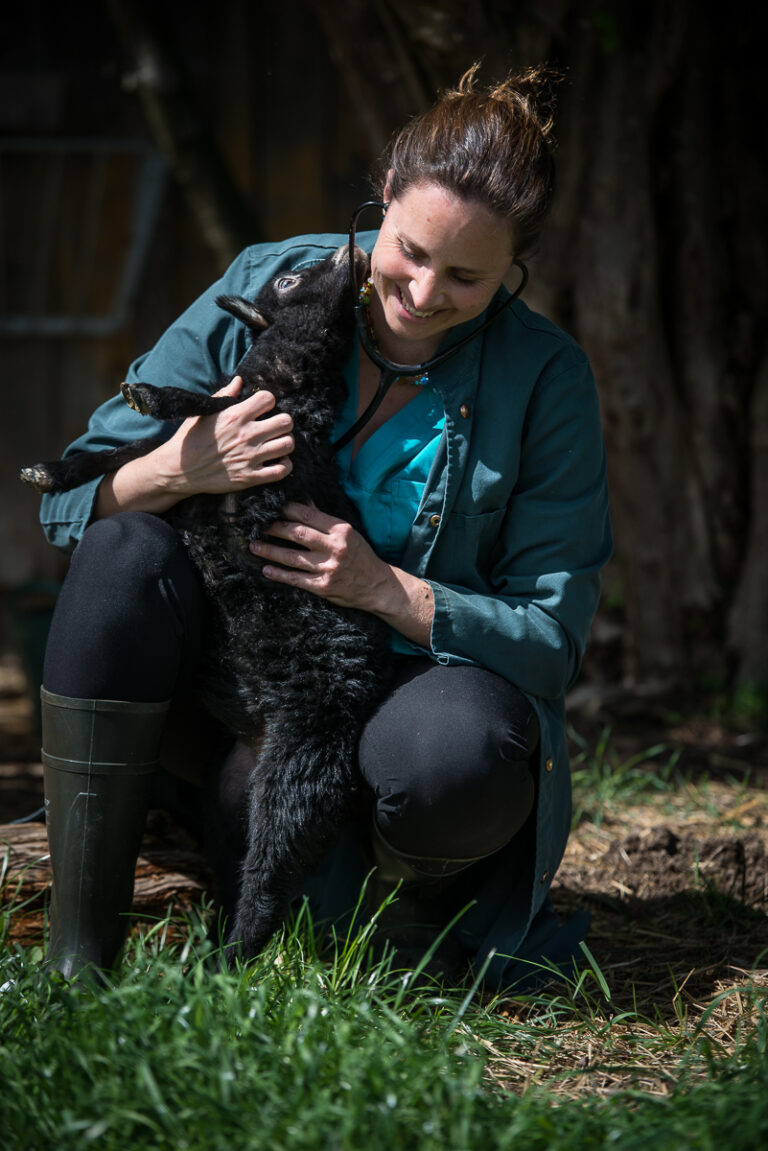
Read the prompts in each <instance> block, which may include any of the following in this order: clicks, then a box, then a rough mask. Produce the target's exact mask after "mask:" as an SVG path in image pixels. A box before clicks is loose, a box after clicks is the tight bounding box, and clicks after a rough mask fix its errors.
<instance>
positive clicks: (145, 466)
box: [94, 444, 188, 519]
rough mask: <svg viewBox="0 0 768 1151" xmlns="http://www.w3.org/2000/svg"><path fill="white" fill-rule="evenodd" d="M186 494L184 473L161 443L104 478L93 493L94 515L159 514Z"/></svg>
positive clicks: (100, 517) (97, 517)
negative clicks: (119, 513)
mask: <svg viewBox="0 0 768 1151" xmlns="http://www.w3.org/2000/svg"><path fill="white" fill-rule="evenodd" d="M186 494H188V493H187V492H186V491H185V486H184V473H183V472H182V471H181V470H180V469H174V467H173V464H172V461H171V460H170V459H169V458H168V444H162V445H161V446H160V447H159V448H156V449H155V450H154V451H153V452H149V453H148V454H147V455H146V456H140V457H139V458H138V459H136V460H132V461H131V462H130V463H128V464H123V466H122V467H121V468H119V469H118V470H117V471H116V472H111V473H110V474H109V475H106V476H105V477H104V479H103V480H102V482H101V484H100V485H99V490H98V492H97V495H96V505H95V508H94V518H95V519H103V518H104V517H105V516H109V515H114V514H115V512H121V511H143V512H152V513H154V514H155V515H161V514H162V513H163V512H167V511H168V510H169V509H170V508H172V507H173V506H174V505H175V504H177V503H178V502H179V501H180V500H182V499H184V497H185V495H186Z"/></svg>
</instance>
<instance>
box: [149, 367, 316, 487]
mask: <svg viewBox="0 0 768 1151" xmlns="http://www.w3.org/2000/svg"><path fill="white" fill-rule="evenodd" d="M242 386H243V381H242V379H241V378H240V376H235V377H234V379H233V380H231V381H230V383H229V384H227V385H226V387H223V388H221V389H220V390H219V391H218V392H216V393H215V394H216V395H217V396H237V395H238V394H239V393H240V391H241V389H242ZM274 406H275V397H274V396H273V395H272V393H271V392H268V391H258V392H254V394H253V395H251V396H248V398H247V399H245V400H241V401H239V402H238V403H235V404H233V405H232V407H230V408H226V409H225V410H224V411H223V412H218V413H217V414H216V415H211V416H195V417H193V418H191V419H188V420H185V421H184V423H183V424H181V426H180V427H179V428H178V430H177V431H176V433H175V434H174V435H173V436H172V437H171V439H170V440H168V441H167V443H165V444H163V445H162V446H161V447H160V448H158V449H157V455H158V459H157V461H156V462H157V463H158V464H160V465H161V467H163V469H164V470H165V472H166V474H167V477H168V484H169V486H170V487H171V488H172V489H173V490H174V491H176V492H178V493H179V498H185V497H186V496H190V495H197V494H199V493H202V492H209V493H214V494H216V493H224V492H231V491H240V490H242V489H243V488H250V487H253V486H254V485H256V484H266V483H273V482H274V481H276V480H282V479H285V477H286V476H287V475H289V473H290V472H291V469H292V467H293V465H292V463H291V460H290V453H291V452H292V451H293V447H294V441H293V435H292V431H293V420H292V419H291V417H290V416H289V415H288V414H287V413H286V412H277V413H275V414H274V415H270V414H269V413H270V412H271V411H272V409H273V408H274Z"/></svg>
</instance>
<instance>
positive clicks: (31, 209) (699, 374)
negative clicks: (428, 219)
mask: <svg viewBox="0 0 768 1151" xmlns="http://www.w3.org/2000/svg"><path fill="white" fill-rule="evenodd" d="M755 7H756V6H755V5H752V4H749V3H746V0H733V2H732V3H731V4H729V5H728V6H720V7H719V8H715V6H714V5H708V4H706V3H694V2H692V0H678V2H675V0H667V2H666V3H658V2H653V0H646V2H644V3H639V2H637V0H626V2H624V3H620V2H618V0H615V2H609V0H603V2H598V0H548V2H547V0H544V2H540V3H533V2H530V3H529V2H516V3H515V2H511V0H506V2H502V0H480V2H477V3H469V4H468V3H466V2H464V3H459V2H456V0H443V2H441V0H434V2H432V3H420V2H418V0H389V2H388V3H386V4H375V5H374V4H369V3H363V2H362V0H337V2H336V3H323V2H321V0H294V2H293V3H291V4H290V5H288V4H284V3H282V4H281V3H277V2H275V0H265V2H263V3H259V2H246V0H232V2H229V3H227V2H222V3H219V4H200V5H189V4H188V3H180V2H177V0H166V2H164V3H162V4H157V3H152V4H142V3H136V2H127V0H112V2H110V3H104V4H90V5H88V4H69V5H60V4H53V3H50V2H48V0H29V2H27V3H25V4H24V5H23V6H22V5H14V6H9V5H6V6H5V7H4V11H3V14H2V16H0V118H1V119H2V124H1V125H0V373H1V376H0V379H1V382H2V388H3V418H2V424H1V426H2V452H1V454H0V489H1V494H2V506H3V514H2V520H1V521H0V591H2V594H3V603H4V615H3V634H2V636H0V639H2V641H3V642H5V643H7V642H10V641H11V640H16V642H19V639H18V637H19V636H20V634H21V632H22V631H26V632H27V633H30V632H31V631H33V630H34V628H35V627H38V630H39V626H40V624H41V621H43V622H44V618H45V611H46V608H47V606H48V605H49V601H50V596H51V594H53V592H55V584H56V581H58V580H60V579H61V577H62V575H63V573H64V571H65V566H66V560H65V558H64V557H61V556H60V555H58V554H57V553H55V552H54V551H53V550H52V549H51V548H49V547H48V545H47V544H46V543H45V541H44V539H43V537H42V533H41V532H40V529H39V527H38V525H37V518H36V517H37V498H36V497H35V496H34V495H33V494H31V493H30V492H28V491H26V490H24V489H23V488H22V487H21V485H20V484H19V482H18V479H17V474H18V469H19V467H20V466H21V465H22V464H28V463H32V462H35V461H36V460H38V459H43V458H49V457H52V456H55V455H58V454H59V453H60V451H61V449H62V448H63V447H64V446H65V444H66V443H67V442H68V441H69V440H71V439H72V438H74V437H75V436H76V435H77V434H79V432H80V431H82V429H83V427H84V425H85V422H86V421H87V418H88V415H89V413H90V411H91V410H92V409H93V407H94V406H95V405H96V404H97V403H98V402H100V401H101V400H102V399H104V398H106V397H107V396H108V395H111V394H113V393H114V391H115V390H116V387H117V385H118V384H119V383H120V381H121V380H122V378H123V376H124V373H125V369H126V366H127V364H128V363H129V362H130V360H131V359H132V358H134V356H136V355H138V354H140V353H141V352H143V351H145V350H146V349H147V348H148V347H150V346H151V344H152V343H153V341H154V340H155V339H156V338H157V336H158V335H159V334H160V333H161V332H162V331H163V329H164V328H165V327H166V326H167V324H168V323H170V322H171V321H172V320H173V319H174V318H175V316H176V315H178V313H179V312H180V311H181V310H182V309H183V308H184V307H185V306H186V305H187V304H188V303H190V302H191V300H192V299H193V298H194V297H195V295H196V294H197V293H198V292H199V291H201V290H202V289H203V288H205V287H207V286H208V284H209V283H210V282H211V281H212V280H213V279H214V278H215V277H216V275H217V274H218V272H219V271H220V270H221V269H223V267H225V266H226V264H227V263H228V262H229V260H230V259H231V258H232V257H233V256H234V255H235V254H236V252H237V251H238V250H239V249H240V248H241V247H242V246H244V245H245V244H247V243H250V242H254V241H258V240H263V239H279V238H283V237H285V236H288V235H291V234H296V233H300V232H312V231H325V230H328V231H344V230H345V229H346V227H347V224H348V220H349V216H350V213H351V210H352V208H353V207H354V205H355V204H356V203H358V202H359V201H360V200H362V199H364V198H367V196H368V191H369V189H368V184H367V179H366V177H367V174H368V171H369V169H370V167H371V164H372V162H373V161H374V159H375V157H376V156H377V155H378V154H379V152H380V150H381V149H382V147H383V146H384V144H385V143H386V141H387V139H388V138H389V136H390V134H391V133H392V132H393V131H394V130H395V129H396V128H397V127H399V126H400V125H401V124H402V123H403V122H404V121H405V120H406V119H407V117H408V116H410V115H412V114H414V113H416V112H418V111H420V110H421V109H422V108H424V107H426V106H427V105H428V104H429V103H431V102H432V100H433V99H434V97H435V94H436V93H437V91H438V90H439V89H440V88H441V87H444V86H449V85H451V84H453V83H455V82H456V81H457V80H458V78H459V76H460V75H461V73H462V72H463V71H464V70H465V69H466V68H467V67H468V66H469V65H470V64H471V63H473V62H474V61H475V60H482V61H483V69H482V73H481V79H483V80H484V81H487V82H489V83H490V82H492V81H493V80H495V79H497V78H499V77H501V76H502V75H504V73H505V72H506V71H507V70H508V69H510V68H513V69H522V68H524V67H526V66H528V65H530V64H536V63H539V62H541V61H548V62H549V63H551V64H553V65H556V66H557V67H559V68H561V69H562V70H563V72H564V77H565V78H564V81H563V83H562V85H561V86H560V91H559V98H558V115H557V125H556V136H557V140H558V153H557V160H558V174H559V193H558V198H557V203H556V207H555V210H554V213H553V216H552V220H551V223H550V227H549V229H548V231H547V233H546V235H545V238H544V240H543V242H542V246H541V250H540V251H539V253H537V255H536V256H535V257H534V258H533V260H531V262H530V271H531V282H530V285H529V288H528V289H527V291H526V296H525V298H526V300H527V302H528V303H529V304H530V305H531V306H532V307H534V308H537V309H539V310H542V311H544V312H546V313H547V314H548V315H550V316H551V317H552V318H553V319H554V320H555V321H556V322H559V323H561V324H562V325H563V326H565V327H566V328H567V329H568V330H570V331H571V332H572V333H573V334H574V335H575V336H576V337H577V339H579V340H580V342H581V343H582V344H583V345H584V347H585V348H586V350H587V352H588V354H589V356H590V359H591V360H592V363H593V366H594V368H595V373H596V378H597V381H598V387H599V390H600V396H601V403H602V408H603V417H604V427H605V435H606V442H607V446H608V452H609V468H610V481H611V490H612V505H613V518H614V527H615V533H616V556H615V559H614V560H613V562H612V564H611V565H610V568H609V570H608V571H607V573H606V581H605V593H604V597H603V604H602V606H601V610H600V613H599V616H598V620H597V623H596V628H595V632H594V639H593V644H592V647H591V650H590V654H589V656H588V660H587V664H586V668H585V674H584V677H583V681H582V685H581V687H582V689H583V690H586V691H599V692H602V693H603V695H608V694H610V693H614V694H617V693H628V694H630V695H632V696H633V697H634V698H637V697H638V696H643V697H644V698H647V699H661V698H663V699H665V700H670V699H673V698H674V699H680V700H683V701H685V702H687V703H688V704H690V703H693V704H694V705H695V706H700V707H702V708H710V709H711V708H712V707H714V706H720V707H723V706H726V707H727V708H729V709H730V710H731V713H732V714H733V715H735V716H742V717H746V718H747V719H748V720H749V722H754V721H755V720H758V721H760V720H761V719H762V720H763V721H764V717H765V698H766V696H765V688H766V684H768V654H767V653H768V591H767V590H766V584H767V583H768V581H767V580H766V570H767V568H768V564H767V562H766V561H767V560H768V512H767V510H766V506H767V501H766V492H767V491H768V355H767V349H766V319H765V318H766V314H767V312H768V308H767V305H768V270H767V268H766V251H767V249H766V227H765V207H766V205H765V178H764V177H765V146H764V142H763V141H764V124H765V122H766V112H767V111H768V108H766V102H767V101H766V95H765V83H764V80H763V74H764V61H763V59H762V57H761V54H760V42H761V41H760V37H759V35H758V29H757V27H756V22H755V17H754V10H755ZM46 581H52V584H49V583H48V582H46Z"/></svg>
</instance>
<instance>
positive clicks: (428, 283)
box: [411, 268, 442, 312]
mask: <svg viewBox="0 0 768 1151" xmlns="http://www.w3.org/2000/svg"><path fill="white" fill-rule="evenodd" d="M441 294H442V288H441V286H440V283H439V280H438V278H437V276H435V274H434V272H432V271H430V270H429V269H428V268H424V269H422V271H421V274H420V275H418V276H415V277H414V278H413V280H412V281H411V299H412V300H413V306H414V308H416V310H417V311H419V312H430V311H432V310H433V308H435V307H436V306H437V304H438V302H439V300H440V296H441Z"/></svg>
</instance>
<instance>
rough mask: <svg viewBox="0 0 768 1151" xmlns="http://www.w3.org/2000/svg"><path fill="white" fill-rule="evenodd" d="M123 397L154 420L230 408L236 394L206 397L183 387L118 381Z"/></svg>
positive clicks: (138, 410) (183, 416)
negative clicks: (157, 386)
mask: <svg viewBox="0 0 768 1151" xmlns="http://www.w3.org/2000/svg"><path fill="white" fill-rule="evenodd" d="M120 391H121V392H122V393H123V399H124V400H125V402H126V403H127V404H128V406H129V407H130V408H133V410H134V411H135V412H139V413H140V414H141V415H142V416H154V418H155V419H156V420H185V419H187V418H188V417H189V416H210V415H212V414H213V413H214V412H222V411H224V409H225V408H230V407H231V406H232V404H236V403H237V402H238V400H239V399H240V397H239V396H209V395H207V394H206V393H205V392H190V391H189V390H188V389H187V388H174V387H172V386H170V385H169V386H168V387H165V388H156V387H155V386H154V385H153V384H121V385H120Z"/></svg>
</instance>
